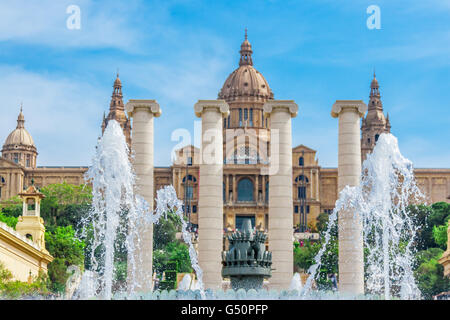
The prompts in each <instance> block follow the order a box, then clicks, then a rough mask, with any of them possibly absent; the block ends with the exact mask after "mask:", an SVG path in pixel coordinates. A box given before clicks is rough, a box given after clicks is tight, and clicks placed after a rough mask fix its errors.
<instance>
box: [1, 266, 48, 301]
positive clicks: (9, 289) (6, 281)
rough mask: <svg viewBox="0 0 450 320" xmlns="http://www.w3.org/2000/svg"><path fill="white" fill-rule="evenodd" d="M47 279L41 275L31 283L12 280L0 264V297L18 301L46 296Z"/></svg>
mask: <svg viewBox="0 0 450 320" xmlns="http://www.w3.org/2000/svg"><path fill="white" fill-rule="evenodd" d="M48 293H49V292H48V289H47V278H46V276H45V274H43V273H41V274H39V276H38V277H34V278H33V281H32V283H26V282H21V281H17V280H13V276H12V273H11V272H10V271H9V270H8V269H6V268H5V266H4V265H3V264H2V263H1V262H0V297H3V298H6V299H18V298H20V297H23V296H32V295H47V294H48Z"/></svg>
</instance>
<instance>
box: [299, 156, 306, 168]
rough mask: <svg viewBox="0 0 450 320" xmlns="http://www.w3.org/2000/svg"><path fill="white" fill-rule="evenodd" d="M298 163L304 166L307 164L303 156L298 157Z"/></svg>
mask: <svg viewBox="0 0 450 320" xmlns="http://www.w3.org/2000/svg"><path fill="white" fill-rule="evenodd" d="M298 165H299V166H300V167H303V166H304V165H305V159H303V157H300V158H298Z"/></svg>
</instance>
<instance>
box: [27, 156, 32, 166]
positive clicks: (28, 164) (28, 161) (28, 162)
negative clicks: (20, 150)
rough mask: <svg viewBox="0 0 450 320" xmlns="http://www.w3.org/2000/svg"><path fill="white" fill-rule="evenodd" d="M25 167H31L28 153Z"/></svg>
mask: <svg viewBox="0 0 450 320" xmlns="http://www.w3.org/2000/svg"><path fill="white" fill-rule="evenodd" d="M27 167H31V157H30V155H29V154H28V155H27Z"/></svg>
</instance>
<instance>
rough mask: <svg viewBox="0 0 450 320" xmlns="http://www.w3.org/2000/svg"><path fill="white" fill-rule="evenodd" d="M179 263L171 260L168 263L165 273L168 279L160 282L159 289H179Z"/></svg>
mask: <svg viewBox="0 0 450 320" xmlns="http://www.w3.org/2000/svg"><path fill="white" fill-rule="evenodd" d="M177 269H178V262H177V261H175V260H170V261H169V262H168V263H167V270H166V271H165V275H166V278H165V280H164V281H161V282H160V285H159V288H160V289H161V290H172V289H176V288H177V271H176V270H177Z"/></svg>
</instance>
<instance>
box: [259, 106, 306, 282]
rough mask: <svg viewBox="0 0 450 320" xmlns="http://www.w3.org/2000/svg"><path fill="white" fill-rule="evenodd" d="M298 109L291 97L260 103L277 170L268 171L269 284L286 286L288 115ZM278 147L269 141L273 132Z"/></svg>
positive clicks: (289, 270) (289, 259)
mask: <svg viewBox="0 0 450 320" xmlns="http://www.w3.org/2000/svg"><path fill="white" fill-rule="evenodd" d="M297 112H298V106H297V104H296V103H295V102H294V101H292V100H275V101H270V102H266V103H265V104H264V114H265V116H266V117H269V119H270V124H271V132H270V135H271V141H272V142H271V144H270V155H271V156H270V162H271V166H272V164H274V163H278V170H274V171H275V172H269V174H270V179H269V251H272V261H273V268H274V269H275V270H274V271H273V272H272V278H271V279H270V280H269V282H270V287H271V288H273V289H277V290H282V289H288V288H289V285H290V282H291V280H292V276H293V269H294V261H293V221H292V212H293V203H292V201H293V199H292V127H291V118H293V117H295V116H296V115H297ZM277 134H278V135H279V137H278V141H279V143H278V146H276V145H275V143H273V141H276V139H274V136H275V135H277Z"/></svg>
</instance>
